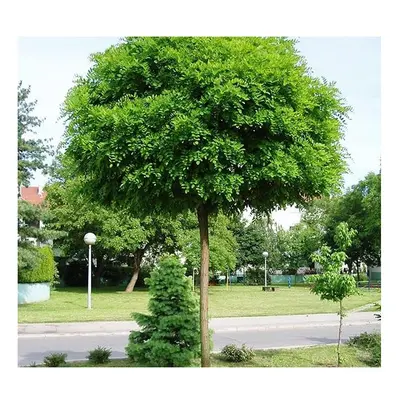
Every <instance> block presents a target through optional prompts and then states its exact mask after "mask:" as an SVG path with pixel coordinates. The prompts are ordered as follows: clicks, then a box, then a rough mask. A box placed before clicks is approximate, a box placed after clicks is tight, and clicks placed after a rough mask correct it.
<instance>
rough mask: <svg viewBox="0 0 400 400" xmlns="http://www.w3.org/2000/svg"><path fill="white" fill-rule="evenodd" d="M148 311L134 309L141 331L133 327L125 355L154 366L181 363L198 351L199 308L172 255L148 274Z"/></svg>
mask: <svg viewBox="0 0 400 400" xmlns="http://www.w3.org/2000/svg"><path fill="white" fill-rule="evenodd" d="M146 284H148V285H149V287H150V288H149V293H150V296H151V298H150V300H149V306H148V308H149V311H150V314H151V315H144V314H138V313H133V314H132V315H133V317H134V319H135V320H136V322H137V323H138V324H139V325H140V326H141V330H140V331H132V332H131V334H130V336H129V343H128V346H127V347H126V352H127V355H128V357H129V358H130V359H131V360H133V361H136V362H139V363H143V364H145V365H150V366H157V367H184V366H188V365H190V364H191V362H192V360H193V359H194V358H196V357H198V356H199V355H200V310H199V301H198V295H197V294H196V293H194V292H193V291H192V284H191V278H190V277H186V276H185V267H183V266H182V265H181V263H180V262H179V259H178V258H177V257H175V256H173V257H171V256H170V257H164V258H163V259H162V260H161V261H160V263H159V266H158V267H157V268H155V269H154V270H153V272H152V273H151V276H150V278H148V279H147V280H146Z"/></svg>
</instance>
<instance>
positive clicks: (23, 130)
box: [18, 81, 51, 186]
mask: <svg viewBox="0 0 400 400" xmlns="http://www.w3.org/2000/svg"><path fill="white" fill-rule="evenodd" d="M30 93H31V87H30V86H28V87H27V88H24V87H23V86H22V81H20V82H19V84H18V185H24V186H28V185H29V181H30V180H31V179H32V177H33V172H34V171H36V170H45V167H46V163H45V158H46V155H47V154H51V147H50V146H49V144H48V141H47V140H42V139H33V138H29V135H30V134H32V135H33V134H35V133H36V132H35V128H37V127H39V126H40V125H41V124H42V122H43V119H40V118H38V117H36V116H34V115H32V113H33V111H34V110H35V107H36V104H37V100H35V101H29V95H30Z"/></svg>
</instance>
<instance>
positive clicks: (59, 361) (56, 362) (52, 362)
mask: <svg viewBox="0 0 400 400" xmlns="http://www.w3.org/2000/svg"><path fill="white" fill-rule="evenodd" d="M66 358H67V355H66V354H65V353H52V354H50V355H48V356H47V357H45V358H44V359H43V364H44V365H45V366H46V367H60V366H63V365H65V364H66V361H65V360H66Z"/></svg>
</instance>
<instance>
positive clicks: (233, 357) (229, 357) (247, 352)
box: [221, 344, 255, 362]
mask: <svg viewBox="0 0 400 400" xmlns="http://www.w3.org/2000/svg"><path fill="white" fill-rule="evenodd" d="M221 355H222V357H223V358H224V359H225V360H226V361H230V362H243V361H250V360H251V359H252V358H253V357H254V355H255V354H254V351H253V350H252V349H250V348H248V347H246V346H245V345H242V347H238V346H236V345H235V344H228V345H227V346H225V347H224V348H223V349H222V351H221Z"/></svg>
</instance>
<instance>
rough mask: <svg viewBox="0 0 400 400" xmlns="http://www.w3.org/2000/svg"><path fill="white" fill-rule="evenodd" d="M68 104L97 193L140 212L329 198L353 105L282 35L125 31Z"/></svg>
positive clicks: (72, 137)
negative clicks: (130, 33)
mask: <svg viewBox="0 0 400 400" xmlns="http://www.w3.org/2000/svg"><path fill="white" fill-rule="evenodd" d="M92 60H93V63H94V65H93V67H92V68H91V69H90V70H89V72H88V73H87V75H86V76H85V77H81V78H79V79H78V80H77V81H76V83H75V86H74V87H73V88H72V89H71V90H70V91H69V93H68V95H67V98H66V100H65V104H64V116H65V118H66V120H67V131H66V137H65V139H66V145H67V154H68V155H69V156H71V157H72V159H73V160H74V164H75V165H76V168H77V172H78V173H82V174H85V175H86V176H87V179H88V185H87V187H88V191H89V192H91V193H92V194H93V197H94V198H95V199H96V200H99V201H102V202H111V201H114V200H115V201H117V202H121V203H124V204H125V205H128V206H130V207H132V209H134V210H136V211H141V212H143V213H144V214H148V213H151V212H160V211H161V210H162V211H177V212H179V211H182V210H184V209H192V210H194V209H196V208H197V207H199V205H202V206H203V207H206V208H207V211H208V212H214V211H216V210H217V209H221V210H223V211H225V212H229V211H233V210H235V211H237V210H243V209H244V208H245V207H246V206H250V207H253V208H255V209H257V210H259V211H266V212H268V211H271V210H272V209H274V208H275V207H276V206H281V207H284V206H286V205H289V204H295V203H297V204H299V203H300V204H301V203H303V202H304V201H305V200H307V199H309V198H312V197H315V196H320V195H324V194H328V193H330V192H332V191H333V190H335V189H336V188H337V187H338V184H339V183H340V179H341V175H342V173H343V172H344V171H345V169H346V163H345V157H346V154H345V151H344V149H343V147H342V146H341V144H340V140H341V138H342V136H343V129H342V128H343V125H344V123H345V119H346V117H347V112H348V111H349V107H347V106H346V105H345V104H344V101H343V100H342V99H341V97H340V93H339V91H338V90H337V89H336V88H335V86H334V84H331V83H328V82H326V80H325V79H323V80H320V79H317V78H315V77H313V76H312V74H311V72H310V70H309V68H308V67H307V65H306V61H305V60H304V59H303V58H302V57H301V56H300V55H299V54H298V52H297V50H296V48H295V41H293V40H289V39H285V38H276V37H272V38H255V37H253V38H248V37H234V38H230V37H193V38H190V37H175V38H169V37H158V38H151V37H145V38H126V39H124V40H123V41H122V42H121V43H120V44H119V45H116V46H112V47H111V48H109V49H108V50H106V51H105V52H103V53H97V54H95V55H93V57H92Z"/></svg>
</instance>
